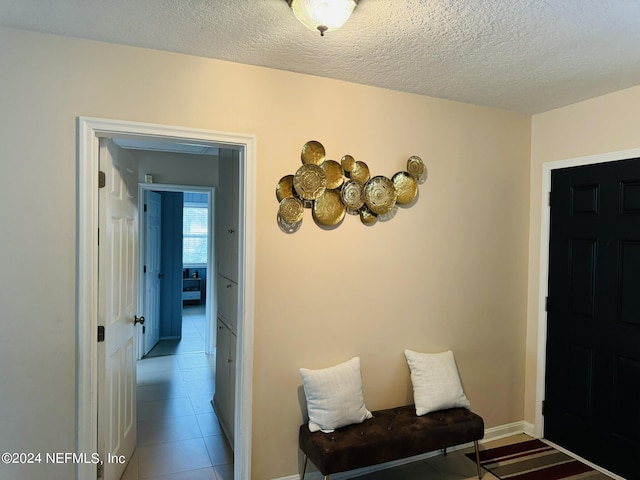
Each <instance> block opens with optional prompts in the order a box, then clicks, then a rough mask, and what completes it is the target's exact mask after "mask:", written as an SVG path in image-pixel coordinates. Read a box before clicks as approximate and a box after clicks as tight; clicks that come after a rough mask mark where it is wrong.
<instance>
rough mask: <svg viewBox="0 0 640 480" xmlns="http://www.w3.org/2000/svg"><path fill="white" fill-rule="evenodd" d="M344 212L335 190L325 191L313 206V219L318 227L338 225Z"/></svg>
mask: <svg viewBox="0 0 640 480" xmlns="http://www.w3.org/2000/svg"><path fill="white" fill-rule="evenodd" d="M346 211H347V208H346V207H345V206H344V203H342V201H341V199H340V192H339V191H337V190H325V191H324V193H323V194H322V195H320V196H319V197H318V198H317V199H316V201H315V202H314V204H313V218H314V219H315V220H316V222H318V223H319V224H320V225H325V226H329V227H331V226H334V225H337V224H338V223H340V222H341V221H342V219H343V218H344V215H345V213H346Z"/></svg>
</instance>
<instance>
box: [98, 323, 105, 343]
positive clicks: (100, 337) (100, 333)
mask: <svg viewBox="0 0 640 480" xmlns="http://www.w3.org/2000/svg"><path fill="white" fill-rule="evenodd" d="M98 342H104V325H98Z"/></svg>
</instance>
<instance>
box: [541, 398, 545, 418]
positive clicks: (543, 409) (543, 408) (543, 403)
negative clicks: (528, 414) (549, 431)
mask: <svg viewBox="0 0 640 480" xmlns="http://www.w3.org/2000/svg"><path fill="white" fill-rule="evenodd" d="M544 413H545V402H544V400H542V415H544Z"/></svg>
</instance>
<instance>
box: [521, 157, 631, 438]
mask: <svg viewBox="0 0 640 480" xmlns="http://www.w3.org/2000/svg"><path fill="white" fill-rule="evenodd" d="M638 157H640V148H636V149H631V150H622V151H618V152H611V153H603V154H598V155H589V156H586V157H577V158H569V159H566V160H557V161H553V162H547V163H544V164H542V192H541V201H540V205H541V206H542V207H541V209H540V210H541V214H540V217H541V220H540V265H539V268H540V275H539V277H538V282H539V283H538V292H539V294H538V351H537V368H536V404H535V422H536V424H535V427H534V435H535V436H536V437H540V438H542V437H543V436H544V416H543V415H542V401H543V400H544V398H545V370H546V366H547V351H546V348H547V312H546V309H545V302H546V298H547V296H548V285H549V239H550V237H549V233H550V228H549V227H550V221H551V211H550V207H549V195H550V193H549V192H551V173H552V171H553V170H556V169H559V168H568V167H580V166H583V165H592V164H595V163H606V162H615V161H617V160H626V159H629V158H638Z"/></svg>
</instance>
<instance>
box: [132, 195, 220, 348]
mask: <svg viewBox="0 0 640 480" xmlns="http://www.w3.org/2000/svg"><path fill="white" fill-rule="evenodd" d="M145 191H153V192H198V193H207V194H208V197H209V201H208V203H207V208H208V209H209V211H208V218H209V233H208V235H207V252H209V255H207V282H206V284H207V286H206V289H205V318H206V319H207V320H208V321H206V322H205V331H204V338H205V343H204V351H205V353H206V354H207V355H211V354H212V353H213V348H212V347H213V334H214V333H215V331H216V329H215V321H216V320H215V319H216V315H215V313H214V312H216V310H217V304H216V302H215V296H214V294H213V292H215V291H216V290H215V286H216V285H215V282H216V279H215V276H214V275H213V274H214V273H215V271H214V265H215V263H214V262H215V255H216V249H215V239H214V238H215V235H214V233H215V230H214V228H215V223H214V212H215V205H216V204H215V198H216V195H215V191H216V189H215V187H203V186H196V185H174V184H169V183H139V184H138V209H140V207H141V206H142V205H143V204H144V192H145ZM145 221H146V218H145V216H144V215H140V220H139V222H138V223H139V225H140V233H139V235H138V238H139V239H140V252H139V253H140V255H139V256H138V259H139V265H138V272H140V276H139V278H138V292H141V293H142V295H138V311H140V312H142V311H143V309H144V300H145V295H146V288H145V276H144V273H143V270H144V268H143V267H144V261H145V256H144V254H145V252H146V249H147V239H146V236H145V231H146V230H145V227H146V223H145ZM180 303H182V300H180ZM214 307H215V308H214ZM142 342H143V338H142V336H140V338H139V340H138V342H137V352H136V354H137V356H136V358H137V359H138V360H139V359H141V358H142V355H143V352H144V345H143V343H142Z"/></svg>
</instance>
